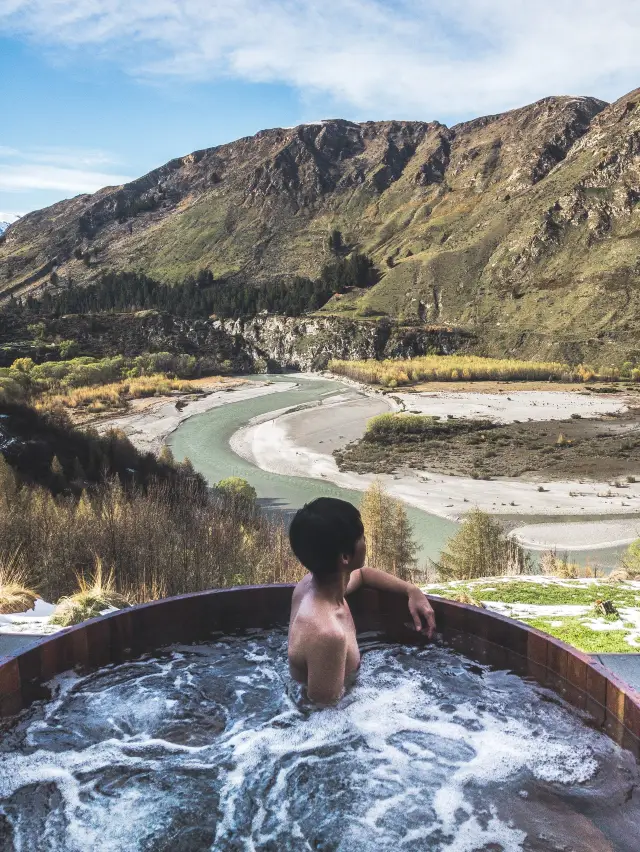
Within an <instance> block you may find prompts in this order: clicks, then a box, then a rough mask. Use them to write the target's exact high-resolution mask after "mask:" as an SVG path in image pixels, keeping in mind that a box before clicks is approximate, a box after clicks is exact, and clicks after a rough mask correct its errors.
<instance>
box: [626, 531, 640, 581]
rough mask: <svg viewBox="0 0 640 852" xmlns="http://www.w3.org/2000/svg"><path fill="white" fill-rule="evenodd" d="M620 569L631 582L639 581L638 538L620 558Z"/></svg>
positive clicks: (639, 555)
mask: <svg viewBox="0 0 640 852" xmlns="http://www.w3.org/2000/svg"><path fill="white" fill-rule="evenodd" d="M622 567H623V568H624V570H625V571H626V572H627V575H628V576H629V578H630V579H631V580H637V579H640V538H639V539H637V540H636V541H634V542H633V543H632V544H630V545H629V547H628V548H627V552H626V553H625V555H624V556H623V558H622Z"/></svg>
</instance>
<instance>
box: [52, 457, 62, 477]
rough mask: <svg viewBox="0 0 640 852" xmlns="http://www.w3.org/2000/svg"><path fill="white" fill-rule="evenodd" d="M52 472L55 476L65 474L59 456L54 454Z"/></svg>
mask: <svg viewBox="0 0 640 852" xmlns="http://www.w3.org/2000/svg"><path fill="white" fill-rule="evenodd" d="M51 473H52V474H53V475H54V476H64V468H63V467H62V465H61V464H60V459H59V458H58V456H54V457H53V459H52V460H51Z"/></svg>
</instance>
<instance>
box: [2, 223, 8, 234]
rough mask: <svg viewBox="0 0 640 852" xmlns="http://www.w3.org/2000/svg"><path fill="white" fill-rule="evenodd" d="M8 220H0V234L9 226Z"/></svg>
mask: <svg viewBox="0 0 640 852" xmlns="http://www.w3.org/2000/svg"><path fill="white" fill-rule="evenodd" d="M9 224H10V223H9V222H0V234H4V232H5V231H6V230H7V228H8V227H9Z"/></svg>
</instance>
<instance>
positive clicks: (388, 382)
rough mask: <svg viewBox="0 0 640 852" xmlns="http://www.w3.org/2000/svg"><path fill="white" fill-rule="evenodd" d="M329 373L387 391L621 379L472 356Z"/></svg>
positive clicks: (343, 367) (351, 364)
mask: <svg viewBox="0 0 640 852" xmlns="http://www.w3.org/2000/svg"><path fill="white" fill-rule="evenodd" d="M329 370H331V372H333V373H336V374H337V375H339V376H346V377H347V378H350V379H355V380H356V381H359V382H366V383H367V384H373V385H383V386H384V387H388V388H396V387H399V386H401V385H411V384H415V383H417V382H459V381H467V382H474V381H491V380H501V381H519V382H522V381H543V380H544V381H553V382H589V381H592V380H593V379H595V378H599V379H606V380H609V381H610V380H613V379H617V378H619V376H620V370H619V369H617V368H616V367H601V368H599V369H598V370H596V369H595V368H593V367H589V366H586V365H584V364H580V365H579V366H577V367H571V366H569V365H568V364H560V363H557V362H553V361H551V362H540V361H518V360H516V359H512V358H481V357H478V356H475V355H425V356H423V357H421V358H409V359H407V360H402V359H390V360H386V361H375V360H368V361H330V362H329ZM633 379H634V381H640V370H633Z"/></svg>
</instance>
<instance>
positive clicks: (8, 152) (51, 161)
mask: <svg viewBox="0 0 640 852" xmlns="http://www.w3.org/2000/svg"><path fill="white" fill-rule="evenodd" d="M109 165H115V163H114V161H113V159H112V158H111V157H110V156H109V155H108V154H107V153H105V152H104V151H91V150H89V151H87V150H73V149H63V148H42V147H40V148H32V149H28V150H25V151H20V150H17V149H15V148H8V147H6V146H0V191H4V192H29V191H33V190H45V191H46V190H53V191H56V192H62V193H65V194H67V195H78V194H80V193H84V192H95V191H96V190H98V189H101V188H102V187H103V186H118V185H119V184H121V183H126V182H127V181H129V180H131V178H129V177H126V176H124V175H120V174H115V173H113V172H112V171H108V170H107V168H108V166H109ZM100 167H102V168H100ZM0 218H1V217H0ZM2 221H9V220H7V219H4V220H2Z"/></svg>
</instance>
